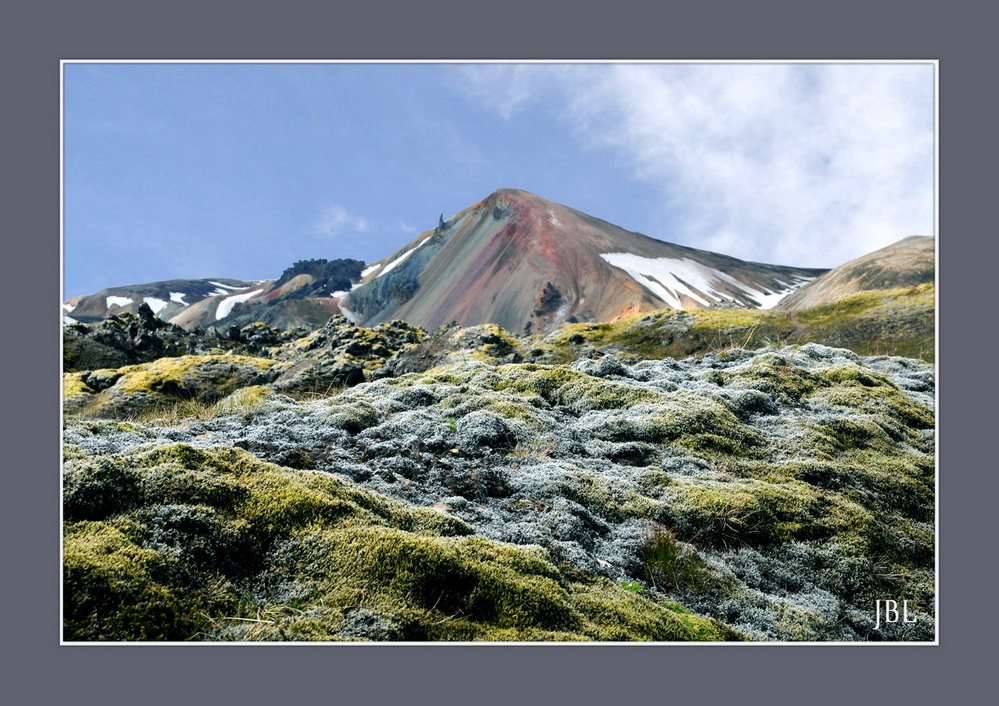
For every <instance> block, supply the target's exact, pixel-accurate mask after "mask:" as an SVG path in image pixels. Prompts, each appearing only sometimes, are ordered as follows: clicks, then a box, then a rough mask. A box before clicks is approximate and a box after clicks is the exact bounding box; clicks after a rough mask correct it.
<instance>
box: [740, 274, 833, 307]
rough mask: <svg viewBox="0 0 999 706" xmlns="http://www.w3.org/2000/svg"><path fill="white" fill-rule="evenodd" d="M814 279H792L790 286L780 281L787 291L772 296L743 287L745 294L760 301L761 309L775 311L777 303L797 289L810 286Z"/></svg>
mask: <svg viewBox="0 0 999 706" xmlns="http://www.w3.org/2000/svg"><path fill="white" fill-rule="evenodd" d="M813 279H815V278H814V277H792V278H791V283H790V284H788V283H787V282H781V281H780V280H777V281H778V283H780V284H783V285H784V286H785V289H782V290H780V291H778V292H773V293H772V294H766V293H764V292H758V291H756V290H754V289H750V288H749V287H746V286H745V285H743V287H742V289H743V291H744V292H746V294H748V295H749V296H750V297H752V298H753V299H754V300H756V301H758V302H759V303H760V308H761V309H773V308H774V307H775V306H777V302H779V301H780V300H781V299H783V298H784V297H786V296H787V295H788V294H790V293H791V292H793V291H795V290H796V289H799V288H800V287H802V286H803V285H805V284H808V283H809V282H811V281H812V280H813Z"/></svg>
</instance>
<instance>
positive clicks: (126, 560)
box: [63, 522, 225, 640]
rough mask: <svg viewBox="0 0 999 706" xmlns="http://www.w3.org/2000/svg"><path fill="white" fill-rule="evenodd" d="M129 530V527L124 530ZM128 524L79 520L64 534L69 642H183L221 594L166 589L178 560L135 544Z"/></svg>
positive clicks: (218, 605)
mask: <svg viewBox="0 0 999 706" xmlns="http://www.w3.org/2000/svg"><path fill="white" fill-rule="evenodd" d="M129 529H131V530H132V531H127V530H129ZM135 531H136V528H129V527H128V525H127V523H122V522H117V523H109V522H79V523H69V524H67V526H66V531H65V535H64V538H63V563H64V568H63V581H64V588H63V598H64V603H63V620H64V637H65V639H67V640H186V639H190V638H191V637H192V636H193V635H196V634H197V633H198V631H199V630H200V629H202V628H203V627H205V626H206V625H207V622H208V621H206V620H205V618H204V615H203V613H202V611H203V610H206V609H207V610H211V609H216V610H218V609H220V608H221V607H222V605H224V604H225V597H224V596H219V595H217V594H215V595H212V594H209V593H205V592H196V591H184V590H182V589H178V588H172V587H170V586H169V585H168V584H169V581H170V576H171V574H172V573H173V572H174V571H175V570H176V566H175V564H176V562H175V561H171V560H170V559H167V558H164V557H163V556H162V555H161V554H159V553H158V552H156V551H153V550H152V549H148V548H144V547H141V546H139V545H138V544H137V543H136V542H135V541H134V539H133V537H132V536H131V535H132V533H133V532H135Z"/></svg>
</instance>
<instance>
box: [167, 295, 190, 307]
mask: <svg viewBox="0 0 999 706" xmlns="http://www.w3.org/2000/svg"><path fill="white" fill-rule="evenodd" d="M186 296H187V295H186V294H185V293H184V292H170V301H172V302H177V303H178V304H183V305H184V306H189V304H188V303H187V302H186V301H184V297H186Z"/></svg>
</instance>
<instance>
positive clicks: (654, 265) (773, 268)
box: [340, 189, 824, 333]
mask: <svg viewBox="0 0 999 706" xmlns="http://www.w3.org/2000/svg"><path fill="white" fill-rule="evenodd" d="M822 272H824V270H816V269H806V268H796V267H785V266H779V265H767V264H762V263H755V262H746V261H743V260H739V259H736V258H733V257H728V256H725V255H719V254H716V253H711V252H707V251H704V250H697V249H694V248H689V247H683V246H680V245H674V244H671V243H667V242H663V241H660V240H655V239H654V238H650V237H647V236H645V235H641V234H639V233H634V232H631V231H627V230H624V229H623V228H620V227H618V226H615V225H613V224H611V223H607V222H606V221H602V220H600V219H598V218H594V217H592V216H589V215H586V214H585V213H582V212H580V211H576V210H574V209H572V208H569V207H567V206H563V205H561V204H557V203H554V202H552V201H547V200H545V199H542V198H540V197H538V196H535V195H533V194H530V193H527V192H525V191H520V190H517V189H500V190H498V191H495V192H494V193H492V194H491V195H490V196H488V197H487V198H486V199H484V200H483V201H481V202H479V203H477V204H475V205H473V206H470V207H469V208H466V209H465V210H463V211H461V212H459V213H457V214H455V215H454V216H452V217H451V218H449V219H448V220H447V221H445V220H444V219H443V217H442V218H441V220H440V223H439V225H438V227H437V228H436V229H435V230H433V231H427V232H425V233H423V234H421V235H420V236H419V237H418V238H416V239H415V240H413V241H412V242H411V243H409V244H408V245H406V246H405V247H404V248H402V249H401V250H399V251H397V252H395V253H393V254H392V255H389V256H388V257H386V258H384V259H382V260H379V261H378V262H376V263H373V264H372V265H370V266H368V267H367V268H365V270H364V273H363V275H364V277H363V279H362V283H361V285H360V286H358V287H356V288H355V289H353V290H352V291H350V292H349V293H347V294H345V295H344V296H343V298H342V299H341V301H340V308H341V310H343V311H344V313H346V314H347V315H348V316H350V317H351V318H353V319H354V320H355V321H356V322H358V323H360V324H362V325H365V326H370V325H373V324H377V323H382V322H386V321H391V320H394V319H403V320H405V321H408V322H410V323H411V324H414V325H417V326H421V327H423V328H427V329H434V328H437V327H439V326H441V325H443V324H447V323H449V322H452V321H455V322H457V323H459V324H461V325H463V326H474V325H478V324H484V323H494V324H498V325H500V326H502V327H503V328H505V329H507V330H509V331H513V332H516V333H539V332H547V331H551V330H553V329H555V328H557V327H559V326H561V325H563V324H565V323H574V322H577V321H588V322H592V321H604V322H606V321H616V320H619V319H621V318H623V317H626V316H630V315H633V314H636V313H641V312H645V311H653V310H656V309H664V308H672V309H690V308H709V307H712V306H716V305H719V304H722V305H725V304H731V303H735V304H737V305H741V306H746V307H750V308H754V309H756V308H760V309H765V308H770V307H772V306H773V305H774V304H776V303H777V301H779V300H780V299H781V298H782V297H784V296H785V295H787V294H788V293H790V292H792V291H794V290H795V289H797V288H798V287H800V286H801V285H803V284H804V283H806V282H808V281H810V280H812V279H814V278H815V277H817V276H818V275H820V274H821V273H822Z"/></svg>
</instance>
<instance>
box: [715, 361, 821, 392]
mask: <svg viewBox="0 0 999 706" xmlns="http://www.w3.org/2000/svg"><path fill="white" fill-rule="evenodd" d="M717 376H718V377H719V379H720V380H721V381H722V382H723V384H724V385H726V386H729V387H735V388H749V389H754V390H759V391H760V392H764V393H766V394H768V395H770V396H771V397H772V398H773V399H775V400H777V401H778V402H783V403H785V404H797V403H800V402H801V401H802V400H803V399H804V398H806V397H808V396H809V395H811V394H812V393H813V392H815V391H816V390H817V389H819V388H820V387H823V386H827V385H830V384H831V383H830V381H829V380H827V379H826V378H824V377H822V376H821V375H819V374H818V373H815V372H812V371H810V370H807V369H806V368H803V367H801V366H800V365H797V364H796V363H795V362H794V361H793V360H791V359H790V357H789V356H788V355H785V354H779V353H766V354H763V355H759V356H756V357H755V358H753V359H752V360H751V361H750V362H749V364H748V365H741V366H739V367H738V368H735V369H731V370H722V371H717Z"/></svg>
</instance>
